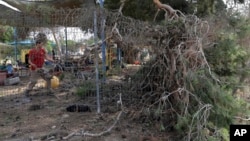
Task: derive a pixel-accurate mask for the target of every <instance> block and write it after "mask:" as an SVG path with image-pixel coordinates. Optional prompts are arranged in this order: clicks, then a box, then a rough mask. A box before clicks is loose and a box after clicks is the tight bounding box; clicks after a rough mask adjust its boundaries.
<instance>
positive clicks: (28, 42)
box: [9, 39, 35, 46]
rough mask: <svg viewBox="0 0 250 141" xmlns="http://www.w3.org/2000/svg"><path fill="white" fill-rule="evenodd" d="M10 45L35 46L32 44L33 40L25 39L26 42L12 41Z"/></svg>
mask: <svg viewBox="0 0 250 141" xmlns="http://www.w3.org/2000/svg"><path fill="white" fill-rule="evenodd" d="M9 44H10V45H16V44H17V45H27V46H28V45H34V44H35V42H34V40H29V39H27V40H22V41H17V42H16V41H14V42H11V43H9Z"/></svg>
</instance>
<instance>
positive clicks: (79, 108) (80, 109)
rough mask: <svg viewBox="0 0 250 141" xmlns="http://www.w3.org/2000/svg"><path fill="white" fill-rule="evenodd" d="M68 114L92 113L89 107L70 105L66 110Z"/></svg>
mask: <svg viewBox="0 0 250 141" xmlns="http://www.w3.org/2000/svg"><path fill="white" fill-rule="evenodd" d="M66 110H67V111H68V112H91V110H90V107H89V106H88V105H76V104H74V105H70V106H68V107H67V108H66Z"/></svg>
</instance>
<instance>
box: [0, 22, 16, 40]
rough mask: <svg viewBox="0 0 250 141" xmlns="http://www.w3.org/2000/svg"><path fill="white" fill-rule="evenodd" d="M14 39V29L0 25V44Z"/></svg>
mask: <svg viewBox="0 0 250 141" xmlns="http://www.w3.org/2000/svg"><path fill="white" fill-rule="evenodd" d="M13 38H14V29H13V28H12V27H10V26H1V25H0V42H4V43H6V42H10V41H12V40H13Z"/></svg>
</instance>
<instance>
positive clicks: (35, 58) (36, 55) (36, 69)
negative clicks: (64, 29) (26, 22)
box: [25, 33, 53, 96]
mask: <svg viewBox="0 0 250 141" xmlns="http://www.w3.org/2000/svg"><path fill="white" fill-rule="evenodd" d="M46 42H47V37H46V35H45V34H44V33H38V34H37V36H36V37H35V47H34V48H33V49H31V50H30V51H29V59H28V62H29V64H30V70H31V71H30V82H29V85H28V88H27V90H26V91H25V95H26V96H29V93H30V91H31V90H32V89H33V87H34V86H35V85H36V83H37V80H38V79H39V78H40V77H42V78H43V79H44V80H45V81H46V82H47V89H48V93H51V79H52V75H51V74H49V72H45V70H44V69H43V65H44V61H45V59H46V60H48V61H51V62H53V59H52V58H51V57H49V56H48V54H47V53H46V50H45V49H44V48H43V46H44V45H45V44H46Z"/></svg>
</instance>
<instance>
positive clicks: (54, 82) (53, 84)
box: [45, 76, 59, 89]
mask: <svg viewBox="0 0 250 141" xmlns="http://www.w3.org/2000/svg"><path fill="white" fill-rule="evenodd" d="M50 81H51V88H53V89H55V88H57V87H58V86H59V78H58V77H56V76H53V77H52V79H51V80H50ZM46 86H47V83H46V82H45V87H46Z"/></svg>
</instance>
